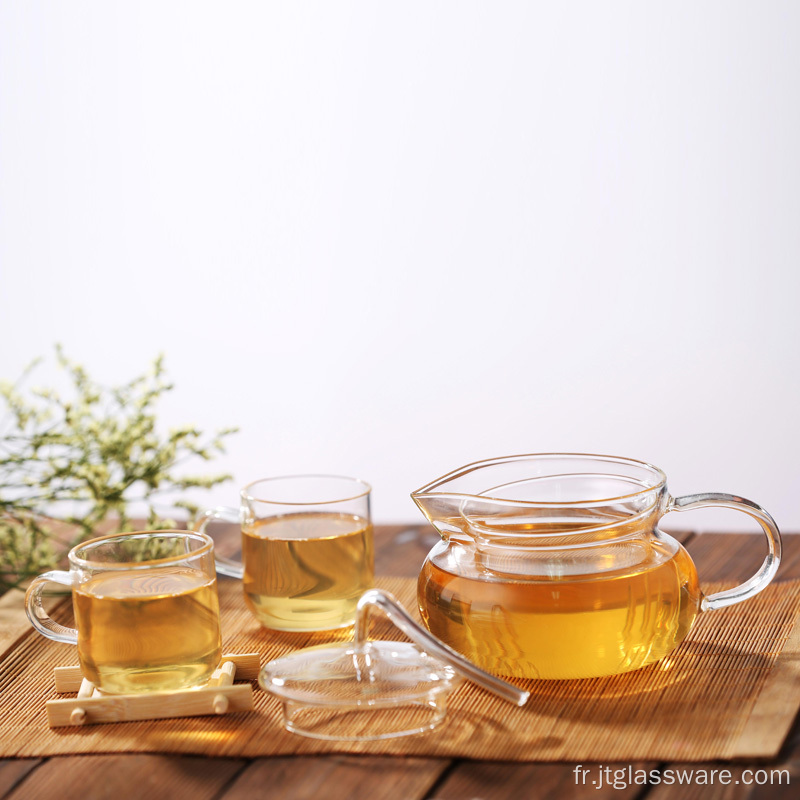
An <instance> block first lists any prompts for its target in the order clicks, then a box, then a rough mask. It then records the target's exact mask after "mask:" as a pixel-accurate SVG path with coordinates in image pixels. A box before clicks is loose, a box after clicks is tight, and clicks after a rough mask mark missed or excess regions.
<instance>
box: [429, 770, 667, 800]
mask: <svg viewBox="0 0 800 800" xmlns="http://www.w3.org/2000/svg"><path fill="white" fill-rule="evenodd" d="M609 766H610V769H611V770H612V771H613V770H614V769H621V768H622V765H609ZM627 766H628V765H627V764H626V765H625V768H627ZM631 766H632V767H633V768H634V769H643V770H648V771H649V770H651V769H654V768H655V767H656V765H655V764H647V763H641V762H637V763H635V764H632V765H631ZM641 791H642V786H636V785H632V786H626V787H625V788H615V787H614V785H613V778H612V784H611V785H609V784H608V783H607V781H606V777H605V776H604V775H601V773H600V771H599V770H598V768H597V765H596V764H595V765H592V764H584V765H581V764H574V765H566V764H514V763H508V764H504V763H502V762H501V763H498V762H481V761H463V762H460V763H459V764H458V765H457V767H456V768H455V769H453V770H451V771H450V773H449V774H448V775H447V776H446V778H445V780H444V781H442V783H441V784H439V785H438V786H437V787H436V791H435V794H433V795H432V796H433V797H435V798H436V800H465V799H466V798H480V800H531V798H547V800H558V798H569V800H589V799H590V798H597V800H610V799H611V798H614V800H633V798H638V797H639V795H640V794H641Z"/></svg>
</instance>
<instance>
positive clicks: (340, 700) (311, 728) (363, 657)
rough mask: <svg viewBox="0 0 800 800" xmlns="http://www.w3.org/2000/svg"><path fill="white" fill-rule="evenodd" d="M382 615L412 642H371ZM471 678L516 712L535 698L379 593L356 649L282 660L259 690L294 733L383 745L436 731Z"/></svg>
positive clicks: (366, 604) (349, 646)
mask: <svg viewBox="0 0 800 800" xmlns="http://www.w3.org/2000/svg"><path fill="white" fill-rule="evenodd" d="M376 610H377V611H379V612H381V613H382V614H384V615H385V616H386V617H387V618H388V619H389V620H390V621H391V622H392V624H394V625H395V626H396V627H397V628H398V629H399V630H400V631H402V632H403V633H404V634H406V636H408V637H409V638H410V639H411V640H412V641H411V642H398V641H370V639H369V625H370V616H371V614H372V613H373V612H374V611H376ZM463 679H468V680H471V681H473V682H474V683H477V684H478V685H479V686H481V687H482V688H484V689H486V690H487V691H489V692H491V693H493V694H495V695H497V696H498V697H501V698H502V699H504V700H507V701H508V702H511V703H514V704H515V705H523V704H524V703H525V702H526V701H527V699H528V692H526V691H523V690H521V689H518V688H517V687H516V686H513V685H511V684H509V683H507V682H506V681H503V680H501V679H500V678H497V677H495V676H493V675H489V674H488V673H486V672H484V671H483V670H481V669H479V668H478V667H476V666H475V665H474V664H471V663H470V662H469V661H468V660H466V659H465V658H464V657H463V656H461V655H459V654H458V653H456V652H455V651H453V650H451V649H450V648H449V647H447V646H446V645H444V644H443V643H442V642H440V641H438V640H437V639H436V638H435V637H433V636H431V634H430V633H429V632H428V631H426V630H425V629H424V628H422V627H420V626H419V625H418V624H417V623H416V622H415V621H414V620H413V619H412V618H411V617H410V616H409V615H408V613H407V612H406V610H405V609H404V608H403V607H402V605H400V603H398V601H397V600H396V599H395V598H394V597H393V596H392V595H391V594H389V593H388V592H385V591H382V590H380V589H373V590H371V591H369V592H366V593H365V594H364V595H363V596H362V597H361V599H360V601H359V603H358V611H357V619H356V626H355V632H354V639H353V641H352V642H339V643H333V644H324V645H319V646H317V647H308V648H305V649H303V650H298V651H295V652H294V653H290V654H289V655H287V656H283V657H282V658H278V659H275V660H274V661H271V662H270V663H269V664H267V665H266V666H265V667H264V668H263V669H262V670H261V674H260V675H259V684H260V685H261V687H262V688H263V689H264V690H265V691H267V692H269V693H271V694H273V695H275V696H276V697H278V698H279V699H280V700H281V702H282V705H283V721H284V725H285V727H286V729H287V730H289V731H291V732H292V733H297V734H299V735H301V736H307V737H309V738H312V739H326V740H335V741H376V740H379V739H393V738H397V737H399V736H409V735H412V734H416V733H424V732H426V731H429V730H433V729H434V728H436V727H437V726H438V725H439V724H440V723H441V722H442V721H443V720H444V718H445V715H446V713H447V701H448V698H449V695H450V693H451V692H452V691H453V690H455V689H456V688H458V686H460V685H461V683H462V680H463Z"/></svg>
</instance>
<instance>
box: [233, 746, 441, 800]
mask: <svg viewBox="0 0 800 800" xmlns="http://www.w3.org/2000/svg"><path fill="white" fill-rule="evenodd" d="M446 768H447V762H446V761H441V760H437V759H431V758H381V757H377V758H362V757H356V756H328V757H325V758H313V757H312V758H309V757H296V758H271V759H264V758H258V759H256V760H255V761H253V762H252V763H251V764H250V765H249V766H248V767H247V768H246V769H245V770H243V771H242V773H241V774H240V775H239V776H238V777H237V778H236V780H235V781H234V783H233V784H232V785H231V786H230V787H229V788H228V790H227V791H226V792H225V800H261V798H263V800H271V799H272V798H274V799H275V800H290V798H291V800H322V799H323V798H324V800H354V799H355V798H365V800H418V798H423V797H425V795H426V793H427V792H428V790H429V789H430V788H431V787H432V786H433V785H434V783H435V782H436V779H437V778H438V777H439V775H440V774H441V773H442V772H443V771H444V770H445V769H446Z"/></svg>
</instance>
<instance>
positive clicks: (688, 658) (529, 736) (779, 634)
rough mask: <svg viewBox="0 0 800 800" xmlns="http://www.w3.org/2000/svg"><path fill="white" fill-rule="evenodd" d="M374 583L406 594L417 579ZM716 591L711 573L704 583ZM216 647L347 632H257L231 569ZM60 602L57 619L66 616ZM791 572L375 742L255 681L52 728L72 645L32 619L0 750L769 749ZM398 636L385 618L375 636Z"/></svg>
mask: <svg viewBox="0 0 800 800" xmlns="http://www.w3.org/2000/svg"><path fill="white" fill-rule="evenodd" d="M378 583H379V585H381V586H383V587H384V588H386V589H388V590H389V591H391V592H394V594H396V595H397V596H398V598H399V599H400V600H401V602H403V603H404V604H405V605H406V607H407V608H409V609H412V608H414V607H415V602H414V592H415V582H414V581H413V580H410V579H407V578H388V579H384V580H382V581H379V582H378ZM704 588H705V589H706V591H717V590H718V589H719V588H721V587H720V586H719V585H708V586H706V587H704ZM220 605H221V610H222V625H223V639H224V642H223V649H224V650H225V651H229V652H247V651H258V652H260V653H261V654H262V663H265V662H266V661H268V660H270V659H272V658H275V657H277V656H279V655H282V654H284V653H286V652H289V651H290V650H293V649H295V648H299V647H306V646H308V645H310V644H320V643H322V642H325V641H332V640H336V639H338V640H345V639H348V638H350V636H351V633H350V632H349V631H344V632H339V633H336V634H330V633H328V634H313V635H309V634H286V633H275V632H270V631H266V630H264V629H263V628H261V627H260V626H259V625H258V623H257V622H255V620H254V619H253V618H252V617H251V616H250V613H249V612H248V611H247V610H246V608H245V606H244V602H243V600H242V598H241V586H240V584H239V583H238V582H235V581H231V580H227V579H222V580H221V582H220ZM68 606H69V604H68V603H65V604H64V607H63V609H62V612H61V613H62V620H63V621H69V619H70V610H69V607H68ZM799 611H800V581H792V582H784V583H778V584H773V585H772V586H770V587H769V588H768V589H767V590H766V591H764V592H762V593H761V594H760V595H758V596H757V597H756V598H754V599H752V600H750V601H749V602H747V603H744V604H742V605H739V606H735V607H733V608H730V609H724V610H721V611H714V612H711V613H707V614H702V615H701V616H700V618H699V619H698V622H697V624H696V626H695V628H694V629H693V631H692V632H691V634H690V635H689V637H687V639H686V641H684V643H683V644H682V645H681V647H680V648H678V650H676V651H675V653H673V654H672V655H671V656H670V657H669V658H668V659H665V660H664V661H662V662H660V663H659V664H655V665H652V666H650V667H646V668H645V669H642V670H638V671H636V672H632V673H628V674H627V675H621V676H617V677H614V678H603V679H593V680H581V681H519V683H520V685H523V686H525V688H526V689H528V690H530V691H531V693H532V695H531V699H530V700H529V702H528V704H527V706H525V707H523V708H515V707H512V706H511V705H510V704H507V703H504V702H502V701H500V700H497V699H495V698H493V697H491V696H489V695H487V694H486V693H485V692H484V691H482V690H480V689H478V688H476V687H474V686H472V685H470V684H465V685H464V686H462V687H461V688H460V689H459V690H458V691H457V692H456V693H454V695H453V697H452V698H451V702H450V711H449V714H448V719H447V720H446V721H445V723H444V724H443V725H442V726H441V727H440V728H439V729H437V730H436V731H434V732H431V733H427V734H423V735H418V736H411V737H406V738H403V739H395V740H390V741H386V742H368V743H363V742H357V743H344V742H342V743H339V742H323V741H314V740H310V739H305V738H301V737H299V736H295V735H292V734H289V733H287V732H285V731H284V730H283V728H282V727H281V723H280V719H281V709H280V704H279V702H278V701H277V700H276V699H275V698H273V697H271V696H270V695H267V694H265V693H264V692H262V691H261V690H260V689H258V690H256V710H255V712H251V713H243V714H233V715H230V716H227V715H226V716H224V717H195V718H187V719H173V720H160V721H148V722H128V723H118V724H108V725H94V726H87V727H83V728H59V729H55V730H51V729H50V728H48V726H47V721H46V717H45V701H46V700H48V699H51V698H54V697H56V696H57V695H56V693H55V689H54V683H53V668H54V667H56V666H58V665H63V664H70V663H76V662H77V653H76V651H75V649H74V647H71V646H67V645H61V644H57V643H55V642H51V641H49V640H47V639H44V638H43V637H41V636H39V635H38V634H36V633H35V632H33V631H31V633H30V635H28V636H26V637H25V638H24V639H23V640H22V641H21V642H19V643H18V644H17V645H16V646H15V647H14V649H13V650H12V651H11V652H10V653H9V654H8V655H7V656H6V657H5V658H4V659H3V661H2V663H0V692H1V694H0V757H6V756H50V755H60V754H76V753H120V752H126V753H133V752H139V753H191V754H203V755H210V756H251V757H255V756H269V755H288V754H295V753H296V754H309V753H323V752H339V753H375V754H379V753H380V754H394V755H415V756H442V757H466V758H476V759H497V760H504V761H508V760H514V761H639V760H653V761H705V760H711V759H730V758H737V757H748V758H756V757H770V756H775V755H776V754H777V752H778V750H779V749H780V746H781V744H782V742H783V740H784V738H785V736H786V734H787V732H788V731H789V728H790V726H791V724H792V721H793V719H794V716H795V713H796V711H797V707H798V704H800V693H798V692H797V686H798V682H800V626H796V625H795V623H796V621H797V617H798V612H799ZM387 633H389V634H390V635H391V636H392V637H395V638H397V637H400V634H399V632H397V631H393V630H390V629H386V628H384V629H382V630H379V635H382V636H383V638H386V634H387Z"/></svg>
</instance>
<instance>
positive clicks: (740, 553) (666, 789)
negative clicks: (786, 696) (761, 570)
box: [647, 533, 800, 800]
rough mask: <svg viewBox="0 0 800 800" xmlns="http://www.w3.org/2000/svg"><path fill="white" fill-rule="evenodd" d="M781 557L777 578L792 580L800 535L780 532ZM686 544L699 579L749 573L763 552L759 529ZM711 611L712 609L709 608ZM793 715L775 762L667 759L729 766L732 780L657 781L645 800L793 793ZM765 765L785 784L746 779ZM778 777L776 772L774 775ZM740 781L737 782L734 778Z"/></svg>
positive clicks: (799, 564)
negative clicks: (746, 773)
mask: <svg viewBox="0 0 800 800" xmlns="http://www.w3.org/2000/svg"><path fill="white" fill-rule="evenodd" d="M783 545H784V547H783V555H784V557H783V560H782V562H781V566H780V568H779V570H778V575H777V577H776V580H791V579H794V578H798V577H800V535H788V536H784V537H783ZM687 549H688V550H689V553H690V554H691V556H692V558H693V559H694V562H695V564H696V565H697V569H698V572H699V573H700V576H701V580H706V581H714V580H722V579H725V580H737V581H743V580H746V579H747V578H749V577H750V575H752V574H753V573H754V572H755V571H756V568H757V567H758V565H759V564H760V563H761V561H762V559H763V557H764V555H766V545H765V543H764V537H763V536H761V535H758V534H712V533H707V534H702V535H700V536H697V537H694V538H693V539H692V540H691V541H690V542H689V544H688V545H687ZM712 613H713V612H712ZM798 722H799V720H795V724H794V727H793V729H792V733H791V734H790V736H789V738H788V740H787V743H786V744H785V745H784V747H783V750H782V752H781V756H780V758H779V759H778V760H777V761H776V762H774V763H773V762H769V763H748V764H746V765H737V764H730V763H726V762H712V763H708V764H666V765H663V768H664V769H670V770H673V771H677V770H689V769H694V770H697V769H704V770H709V771H710V770H713V769H716V770H720V771H721V770H729V771H730V773H731V778H730V780H731V783H730V784H727V785H723V784H722V783H720V782H719V780H718V781H717V783H716V784H715V785H713V786H710V785H703V784H701V783H697V782H696V781H695V782H693V783H691V784H689V785H679V784H677V783H674V784H672V785H669V786H667V785H659V786H655V787H652V789H651V790H650V792H649V793H648V794H647V800H707V798H709V799H710V800H714V799H715V798H720V800H722V799H723V798H724V800H756V799H757V798H770V800H772V799H773V798H774V800H778V799H779V798H787V799H788V798H789V797H791V798H793V800H794V798H797V796H798V788H797V787H798V784H800V725H799V724H798ZM760 769H764V770H767V772H768V773H769V772H770V771H772V770H777V771H779V772H782V771H785V774H784V775H782V776H781V777H783V781H784V782H783V784H777V783H773V784H772V785H769V784H765V785H763V786H759V785H756V784H752V783H751V784H746V783H745V782H744V780H745V776H744V774H743V773H744V772H745V771H746V770H750V771H752V772H755V771H757V770H760ZM774 780H777V776H776V777H775V778H774ZM737 781H738V784H737V783H736V782H737Z"/></svg>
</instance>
